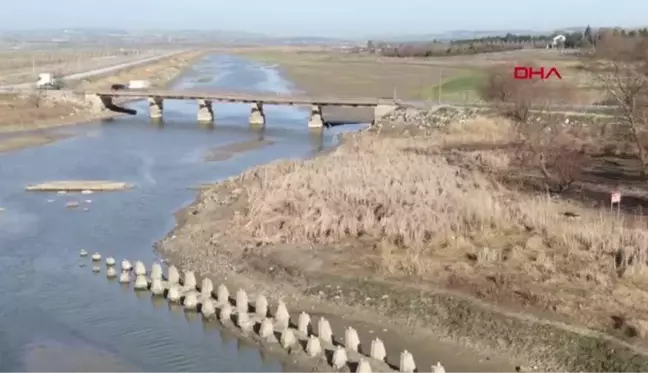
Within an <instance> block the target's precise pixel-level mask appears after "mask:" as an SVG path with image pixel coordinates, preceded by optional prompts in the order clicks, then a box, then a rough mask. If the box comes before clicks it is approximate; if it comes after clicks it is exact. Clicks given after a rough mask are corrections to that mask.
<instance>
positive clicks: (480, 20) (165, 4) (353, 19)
mask: <svg viewBox="0 0 648 373" xmlns="http://www.w3.org/2000/svg"><path fill="white" fill-rule="evenodd" d="M620 1H621V3H622V4H623V3H625V4H627V5H619V3H618V2H614V3H612V2H607V1H606V2H603V1H601V0H589V1H586V0H570V1H569V2H562V1H558V0H545V1H543V2H538V6H537V7H536V8H534V7H533V6H532V4H531V3H526V4H524V5H522V4H520V2H519V1H513V0H497V1H490V2H486V1H483V0H482V1H477V0H465V1H455V2H443V3H440V2H439V3H437V4H433V2H431V1H429V0H427V1H425V0H408V1H407V2H401V3H398V4H399V5H392V4H394V3H392V2H389V1H385V0H383V1H382V2H374V1H371V2H370V1H369V0H354V1H350V0H329V1H328V2H327V3H326V6H316V5H315V4H314V3H307V2H303V1H297V0H274V1H272V2H252V1H238V2H228V3H216V2H215V1H213V0H211V1H209V0H185V1H182V2H177V1H171V0H138V1H137V2H128V1H126V0H111V1H110V3H109V4H110V6H106V7H101V6H98V4H97V3H95V2H90V1H87V0H86V1H82V0H59V1H57V3H56V5H54V4H53V3H51V2H46V1H45V0H22V1H20V2H15V3H11V5H8V8H9V11H8V12H2V13H0V25H1V26H0V29H1V30H5V31H21V30H33V29H63V28H87V29H92V28H95V29H102V28H103V29H128V30H169V31H170V30H222V31H230V32H249V33H255V34H265V35H269V36H283V37H290V36H312V37H337V38H345V37H346V38H358V37H364V36H381V35H421V34H435V33H443V32H447V31H453V30H467V31H472V30H475V31H482V30H511V29H514V30H534V31H551V30H555V29H560V28H565V27H576V26H583V27H584V26H586V25H588V24H590V25H592V26H593V27H613V26H620V27H639V26H641V27H643V25H645V24H646V21H645V19H644V18H643V16H642V14H646V13H647V11H648V3H643V2H635V1H632V2H631V1H629V0H620ZM403 3H407V6H401V5H402V4H403ZM539 13H541V16H539Z"/></svg>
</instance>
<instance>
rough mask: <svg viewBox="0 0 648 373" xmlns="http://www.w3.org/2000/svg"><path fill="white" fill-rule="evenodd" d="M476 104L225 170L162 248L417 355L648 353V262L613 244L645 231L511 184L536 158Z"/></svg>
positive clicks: (594, 367) (530, 357)
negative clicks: (313, 152) (523, 159)
mask: <svg viewBox="0 0 648 373" xmlns="http://www.w3.org/2000/svg"><path fill="white" fill-rule="evenodd" d="M475 115H477V114H475V113H469V114H465V113H458V114H457V113H454V114H453V113H451V112H448V110H446V111H443V110H442V111H439V113H436V114H435V113H422V114H421V113H411V112H408V113H401V112H397V113H395V114H394V115H392V116H391V117H389V118H386V119H385V120H384V122H383V123H381V124H380V125H379V126H378V127H376V128H374V129H372V130H369V131H365V132H363V133H359V134H352V135H347V136H345V139H344V142H343V144H342V145H341V146H340V147H339V148H338V149H336V150H335V151H333V152H331V153H329V154H326V155H323V156H321V157H318V158H316V159H312V160H305V161H284V162H277V163H273V164H270V165H266V166H261V167H257V168H255V169H252V170H250V171H247V172H245V173H244V174H242V175H241V176H240V177H236V178H232V179H230V180H228V181H226V182H223V183H220V184H217V185H213V186H211V187H209V188H207V189H204V190H202V191H201V193H200V196H199V197H198V198H197V201H196V203H195V204H193V205H191V206H189V207H188V208H187V209H185V210H183V211H182V212H180V213H179V214H178V223H179V224H178V227H177V228H176V229H175V230H174V231H173V232H171V233H170V234H169V236H168V237H167V238H165V239H164V240H162V241H161V242H160V244H159V245H158V249H159V250H160V251H161V253H162V254H163V255H166V256H167V257H168V258H169V259H170V260H171V261H172V262H174V263H175V264H177V265H179V266H180V267H183V268H187V269H192V270H195V271H197V272H198V273H201V274H202V275H203V276H210V277H213V278H214V280H215V281H217V282H223V281H225V282H226V283H228V284H230V285H232V286H241V287H243V288H245V289H246V290H248V291H250V292H252V293H253V294H255V293H259V292H264V293H265V294H266V295H268V294H271V295H272V296H273V297H275V298H283V299H284V300H286V301H287V303H288V304H289V305H290V306H292V307H293V308H297V309H298V310H307V311H308V312H315V313H322V314H326V315H337V316H338V317H339V318H340V320H344V322H345V323H347V324H348V323H358V322H359V321H360V320H365V321H368V324H369V326H368V327H367V330H370V331H372V332H378V331H381V330H382V332H383V333H384V335H383V336H382V338H383V339H384V340H386V341H387V342H386V344H387V345H388V350H390V351H393V352H394V353H396V352H397V350H402V349H404V348H407V349H408V350H410V351H412V352H413V353H414V356H415V358H417V363H418V364H419V367H426V366H427V367H429V366H430V364H433V363H434V362H436V361H437V360H440V361H441V362H442V363H444V365H446V369H448V370H455V371H469V370H472V371H478V370H481V371H485V370H492V371H494V370H512V369H514V368H515V367H516V366H518V368H520V369H525V370H532V369H538V370H544V371H550V370H568V371H642V370H645V369H648V357H647V356H648V354H646V350H645V348H644V338H645V336H646V332H645V330H647V329H646V327H645V326H644V325H646V322H645V321H644V319H643V318H644V317H645V316H644V315H645V314H646V311H648V310H646V309H645V308H646V306H645V304H646V303H645V302H640V301H639V300H640V299H644V298H645V297H646V296H648V293H646V292H645V291H644V290H642V289H643V288H642V287H641V286H640V284H641V283H643V281H644V280H643V279H644V277H643V275H642V273H643V272H642V270H643V266H644V265H645V264H644V263H643V262H641V261H636V260H635V261H632V260H625V261H623V260H622V262H623V263H619V262H618V259H615V258H619V256H620V255H621V256H623V257H634V255H639V254H638V253H640V252H642V251H641V250H644V249H645V248H644V246H645V242H646V237H648V231H646V230H645V228H643V227H642V226H640V225H632V226H630V225H627V224H626V223H627V221H621V222H620V221H619V220H618V219H616V218H615V217H614V216H611V215H610V213H609V210H607V209H606V208H603V209H599V208H595V207H592V205H591V204H589V205H588V204H585V203H583V202H582V201H577V200H573V199H570V198H567V196H568V195H565V198H559V199H556V198H549V197H547V196H546V195H544V194H537V193H535V192H534V191H532V190H527V189H523V188H520V187H519V186H520V185H521V184H512V183H510V182H509V180H507V179H506V178H505V176H506V175H510V174H526V170H521V169H517V168H515V166H513V165H512V162H511V159H512V158H511V157H512V153H510V152H509V151H508V150H507V146H506V144H507V142H508V141H509V139H510V128H509V126H508V124H507V123H506V121H504V120H502V119H499V118H492V117H488V118H484V117H479V116H477V117H475ZM393 129H396V130H393ZM597 160H598V158H596V157H595V156H594V155H592V156H591V161H592V162H596V161H597ZM523 171H525V172H523ZM535 178H536V175H534V174H532V173H531V174H529V179H535ZM600 183H601V181H599V184H600ZM587 185H588V184H587V182H585V181H583V182H582V183H581V184H580V187H581V188H586V187H587ZM568 213H569V214H568ZM574 217H575V218H574ZM644 226H645V225H644ZM624 255H625V256H624ZM619 266H622V267H624V271H623V272H624V273H625V274H626V275H625V276H620V275H619V273H620V272H619ZM614 320H616V321H614ZM619 320H621V321H619ZM383 329H384V330H383ZM337 335H340V333H339V332H338V334H337ZM370 337H371V336H370ZM390 341H391V342H390ZM365 343H366V342H365ZM446 343H447V344H446ZM408 344H409V345H411V346H412V347H409V346H408ZM458 345H461V346H462V348H464V349H463V350H462V349H461V348H459V347H457V348H453V347H451V346H458ZM405 346H408V347H405ZM457 351H462V352H461V353H459V352H457ZM464 351H466V352H464ZM468 351H470V352H468ZM454 352H457V354H455V355H453V353H454ZM471 353H472V356H471V355H470V354H471ZM466 356H469V357H466ZM471 358H472V361H470V359H471ZM444 359H445V361H444ZM448 359H451V360H452V361H448ZM392 361H393V360H392ZM395 365H396V366H397V365H398V364H397V361H396V364H395ZM419 369H420V370H421V369H423V368H419Z"/></svg>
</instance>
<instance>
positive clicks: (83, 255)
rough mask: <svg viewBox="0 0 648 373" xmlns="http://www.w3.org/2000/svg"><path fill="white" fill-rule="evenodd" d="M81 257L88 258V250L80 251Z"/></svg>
mask: <svg viewBox="0 0 648 373" xmlns="http://www.w3.org/2000/svg"><path fill="white" fill-rule="evenodd" d="M52 201H54V200H52ZM79 256H82V257H86V256H88V252H87V251H86V250H84V249H81V250H80V251H79Z"/></svg>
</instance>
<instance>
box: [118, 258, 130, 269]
mask: <svg viewBox="0 0 648 373" xmlns="http://www.w3.org/2000/svg"><path fill="white" fill-rule="evenodd" d="M120 266H121V270H122V271H130V270H131V269H133V266H132V265H131V262H129V261H128V260H126V259H124V260H122V262H121V264H120Z"/></svg>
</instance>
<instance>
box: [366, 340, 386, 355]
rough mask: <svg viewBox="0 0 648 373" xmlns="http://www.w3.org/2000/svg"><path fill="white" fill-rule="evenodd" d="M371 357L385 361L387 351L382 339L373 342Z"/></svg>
mask: <svg viewBox="0 0 648 373" xmlns="http://www.w3.org/2000/svg"><path fill="white" fill-rule="evenodd" d="M370 356H371V357H372V358H374V359H376V360H380V361H385V358H386V357H387V350H386V349H385V344H384V343H383V341H382V340H381V339H380V338H376V339H374V340H373V341H371V352H370Z"/></svg>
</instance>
